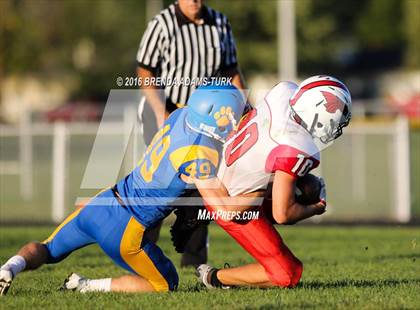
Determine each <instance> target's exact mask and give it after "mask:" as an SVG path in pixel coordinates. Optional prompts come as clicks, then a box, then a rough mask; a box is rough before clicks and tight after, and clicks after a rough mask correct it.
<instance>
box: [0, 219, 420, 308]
mask: <svg viewBox="0 0 420 310" xmlns="http://www.w3.org/2000/svg"><path fill="white" fill-rule="evenodd" d="M51 230H52V227H2V228H0V242H1V248H0V261H1V262H4V261H5V260H6V259H7V258H8V257H9V256H10V255H12V254H14V252H15V251H16V250H17V249H18V248H19V246H20V245H22V244H23V243H25V242H27V241H30V240H41V239H43V238H45V237H46V236H47V235H48V234H49V233H50V232H51ZM279 231H280V232H281V234H282V236H283V238H284V240H285V241H286V242H287V244H288V245H289V246H290V248H291V249H292V250H293V251H294V252H295V254H296V255H297V256H298V257H299V258H300V259H301V260H302V261H303V263H304V274H303V278H302V282H301V283H300V284H299V286H298V287H297V288H294V289H280V288H277V289H266V290H261V289H232V290H226V291H225V290H213V291H207V290H206V289H204V288H203V287H202V286H201V285H200V284H199V283H198V282H197V280H196V278H195V276H194V272H193V270H192V269H180V268H178V271H179V274H180V286H179V289H178V291H177V292H172V293H162V294H116V293H107V294H85V295H81V294H78V293H73V292H61V291H57V288H58V287H59V286H60V284H61V283H62V281H63V280H64V279H65V278H66V276H67V275H68V274H69V273H70V272H71V271H76V272H79V273H81V274H82V275H85V276H87V277H110V276H118V275H121V274H123V273H124V271H123V270H122V269H120V268H118V267H116V266H114V264H113V263H112V261H111V260H110V259H109V258H107V257H106V256H105V255H104V254H103V253H102V252H101V250H100V249H99V248H98V247H96V246H90V247H87V248H85V249H82V250H79V251H77V252H76V253H73V254H72V255H71V256H70V257H69V258H67V259H66V260H65V261H63V262H61V263H60V264H58V265H55V266H54V265H50V266H44V267H42V268H41V269H40V270H38V271H33V272H27V273H23V274H20V275H19V276H18V277H17V279H16V280H15V282H14V283H13V286H12V288H11V289H10V290H9V294H8V295H7V296H6V297H4V298H1V300H0V305H1V309H11V308H14V309H29V308H31V309H38V308H44V309H47V308H48V309H50V308H54V309H62V308H74V309H90V308H91V309H93V308H95V309H97V308H107V309H114V308H119V309H162V308H165V309H181V308H182V309H202V308H207V309H231V308H233V309H254V308H262V309H272V308H282V309H299V308H317V309H420V299H419V296H420V263H419V262H420V229H419V228H415V227H397V226H389V227H331V226H330V227H325V226H282V227H279ZM210 238H211V239H210V257H209V262H210V263H211V264H214V265H216V266H219V267H220V266H222V265H223V264H224V263H225V262H228V263H230V264H231V265H232V266H236V265H239V264H244V263H248V262H251V261H252V258H251V257H250V256H249V255H248V254H246V253H245V252H244V251H243V250H242V248H240V247H239V246H238V245H237V244H236V243H235V242H234V241H233V239H231V238H230V237H229V236H228V235H227V234H226V233H225V232H224V231H222V230H221V229H220V228H219V227H217V226H216V225H215V224H212V225H211V226H210ZM159 244H160V245H161V247H162V248H163V250H164V252H165V253H166V254H167V255H168V256H169V257H171V258H172V259H173V260H174V262H176V265H178V263H179V255H178V254H176V253H175V251H174V250H173V249H172V246H171V244H170V239H169V233H168V226H165V227H164V229H163V231H162V237H161V240H160V241H159Z"/></svg>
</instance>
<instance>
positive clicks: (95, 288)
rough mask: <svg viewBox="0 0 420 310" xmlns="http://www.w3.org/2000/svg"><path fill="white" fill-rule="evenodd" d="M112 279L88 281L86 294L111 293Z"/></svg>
mask: <svg viewBox="0 0 420 310" xmlns="http://www.w3.org/2000/svg"><path fill="white" fill-rule="evenodd" d="M110 291H111V278H106V279H96V280H88V284H87V286H86V292H110Z"/></svg>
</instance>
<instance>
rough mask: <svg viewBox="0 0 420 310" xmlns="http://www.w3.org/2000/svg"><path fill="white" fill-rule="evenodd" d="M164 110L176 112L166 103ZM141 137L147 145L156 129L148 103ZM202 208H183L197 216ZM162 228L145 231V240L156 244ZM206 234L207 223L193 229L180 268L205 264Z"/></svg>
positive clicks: (156, 226) (144, 110)
mask: <svg viewBox="0 0 420 310" xmlns="http://www.w3.org/2000/svg"><path fill="white" fill-rule="evenodd" d="M166 110H167V111H168V112H173V111H174V110H176V105H175V104H172V103H171V102H168V101H167V104H166ZM142 121H143V137H144V141H145V143H146V145H149V144H150V142H151V141H152V139H153V136H154V135H155V133H156V132H157V130H158V128H157V126H156V118H155V115H154V113H153V110H152V108H151V107H150V106H149V104H148V103H145V104H144V108H143V113H142ZM193 196H195V197H200V194H199V193H198V191H196V192H195V194H193ZM199 208H203V206H188V208H185V210H186V211H187V212H191V214H197V210H196V209H199ZM161 227H162V222H159V223H158V224H157V225H155V226H154V227H153V228H149V229H148V230H146V238H148V239H149V240H150V241H152V242H157V241H158V239H159V234H160V229H161ZM207 234H208V222H207V221H202V222H200V224H199V225H198V226H197V227H196V228H195V229H194V231H193V233H192V234H191V238H190V239H189V240H188V241H187V244H186V246H185V250H184V253H183V254H182V258H181V266H183V267H185V266H194V267H196V266H198V265H200V264H205V263H206V262H207Z"/></svg>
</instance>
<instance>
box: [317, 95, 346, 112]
mask: <svg viewBox="0 0 420 310" xmlns="http://www.w3.org/2000/svg"><path fill="white" fill-rule="evenodd" d="M321 93H322V95H323V96H324V98H325V101H326V102H325V104H324V106H325V109H326V110H327V112H328V113H332V114H334V113H335V112H337V110H340V111H341V112H343V111H344V107H345V103H344V102H343V101H342V100H341V99H340V98H338V97H337V96H335V95H333V94H331V93H329V92H326V91H321Z"/></svg>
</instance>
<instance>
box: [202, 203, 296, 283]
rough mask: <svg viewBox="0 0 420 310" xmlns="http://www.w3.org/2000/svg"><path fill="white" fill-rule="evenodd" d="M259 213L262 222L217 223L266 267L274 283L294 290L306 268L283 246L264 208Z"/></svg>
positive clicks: (258, 220)
mask: <svg viewBox="0 0 420 310" xmlns="http://www.w3.org/2000/svg"><path fill="white" fill-rule="evenodd" d="M206 208H207V209H208V210H209V211H212V209H211V208H210V207H208V206H206ZM259 210H260V213H259V218H258V219H255V220H250V221H241V222H234V221H231V222H225V221H223V220H221V219H217V220H216V222H217V224H218V225H219V226H220V227H222V228H223V229H224V230H225V231H226V232H227V233H228V234H229V235H231V236H232V237H233V238H234V239H235V240H236V241H237V242H238V243H239V244H240V245H241V246H242V247H243V248H244V249H245V250H246V251H247V252H248V253H249V254H251V255H252V257H254V258H255V259H256V260H257V262H259V263H260V264H261V265H262V266H263V267H264V269H265V272H266V273H267V276H268V278H269V279H270V280H271V282H273V283H274V284H275V285H277V286H281V287H294V286H296V284H298V282H299V280H300V278H301V276H302V271H303V265H302V263H301V261H300V260H299V259H298V258H297V257H296V256H294V255H293V253H292V252H291V251H290V250H289V248H288V247H287V246H286V245H285V244H284V242H283V240H282V239H281V237H280V234H279V233H278V232H277V230H276V229H275V228H274V225H273V224H272V223H270V222H269V220H268V219H267V218H266V216H265V215H264V213H263V211H262V208H260V209H259Z"/></svg>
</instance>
